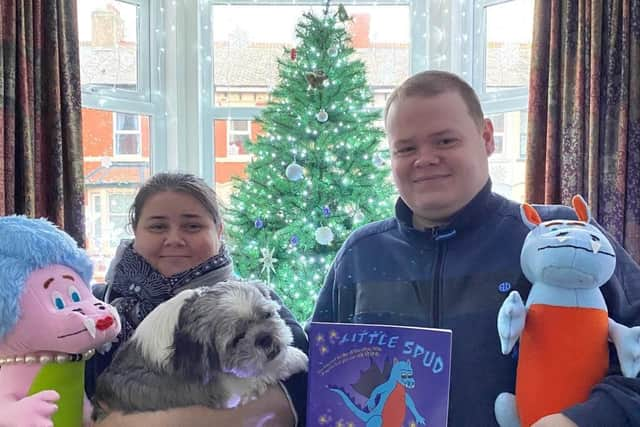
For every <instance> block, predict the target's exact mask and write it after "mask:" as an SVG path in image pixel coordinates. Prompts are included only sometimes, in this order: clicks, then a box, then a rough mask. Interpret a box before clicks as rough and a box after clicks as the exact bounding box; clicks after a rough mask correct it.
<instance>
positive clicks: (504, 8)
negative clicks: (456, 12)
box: [484, 0, 533, 92]
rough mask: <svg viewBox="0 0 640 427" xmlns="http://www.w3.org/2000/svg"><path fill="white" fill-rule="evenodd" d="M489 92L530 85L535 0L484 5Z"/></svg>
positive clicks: (487, 84)
mask: <svg viewBox="0 0 640 427" xmlns="http://www.w3.org/2000/svg"><path fill="white" fill-rule="evenodd" d="M485 19H486V26H485V28H486V32H487V39H486V53H485V55H486V58H485V59H486V68H485V87H484V90H485V91H486V92H491V91H495V90H499V89H507V88H518V87H524V88H526V87H528V86H529V64H530V56H531V40H532V37H533V0H513V1H509V2H506V3H500V4H496V5H494V6H489V7H487V8H485Z"/></svg>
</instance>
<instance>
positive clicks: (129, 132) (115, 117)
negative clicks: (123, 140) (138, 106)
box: [113, 111, 142, 160]
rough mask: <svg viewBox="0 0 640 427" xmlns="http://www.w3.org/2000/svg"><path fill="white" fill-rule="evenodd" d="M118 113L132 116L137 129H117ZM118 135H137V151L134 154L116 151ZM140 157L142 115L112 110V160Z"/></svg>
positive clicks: (137, 158) (136, 158) (138, 158)
mask: <svg viewBox="0 0 640 427" xmlns="http://www.w3.org/2000/svg"><path fill="white" fill-rule="evenodd" d="M118 115H127V116H132V117H134V119H135V121H136V124H137V129H134V130H127V129H118ZM118 135H136V136H137V137H138V150H137V151H138V152H137V153H135V154H122V153H119V152H118ZM141 157H142V116H141V115H140V114H131V113H123V112H121V111H114V112H113V158H114V160H140V158H141Z"/></svg>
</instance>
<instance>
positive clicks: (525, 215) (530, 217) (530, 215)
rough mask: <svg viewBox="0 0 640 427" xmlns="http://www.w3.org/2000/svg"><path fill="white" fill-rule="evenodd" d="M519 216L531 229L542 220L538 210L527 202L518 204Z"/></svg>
mask: <svg viewBox="0 0 640 427" xmlns="http://www.w3.org/2000/svg"><path fill="white" fill-rule="evenodd" d="M520 216H521V217H522V222H524V223H525V224H526V225H527V226H528V227H529V228H532V229H533V228H536V227H537V226H538V225H540V223H541V222H542V219H541V218H540V215H538V212H537V211H536V210H535V209H534V207H533V206H531V205H530V204H528V203H523V204H521V205H520Z"/></svg>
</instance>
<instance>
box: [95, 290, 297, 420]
mask: <svg viewBox="0 0 640 427" xmlns="http://www.w3.org/2000/svg"><path fill="white" fill-rule="evenodd" d="M278 309H279V305H278V303H276V302H275V301H273V300H272V299H271V298H270V296H269V289H268V288H267V286H266V285H264V284H262V283H260V282H241V281H226V282H220V283H218V284H216V285H214V286H210V287H202V288H197V289H188V290H185V291H182V292H180V293H179V294H178V295H176V296H175V297H173V298H171V299H170V300H168V301H166V302H165V303H163V304H160V305H159V306H158V307H156V308H155V309H154V310H153V311H152V312H151V313H149V315H148V316H147V317H146V318H145V319H144V320H143V321H142V322H141V323H140V325H138V328H137V329H136V332H135V333H134V335H133V336H132V337H131V339H130V340H129V341H127V342H126V343H125V344H123V345H122V347H121V348H120V349H119V350H118V351H117V353H116V355H115V357H114V359H113V362H112V363H111V365H110V366H109V368H107V369H106V370H105V372H104V373H103V374H102V375H101V376H100V377H99V378H98V383H97V389H96V395H95V397H94V413H93V418H94V420H100V419H102V418H104V417H105V416H106V415H107V414H108V413H109V412H111V411H122V412H124V413H131V412H142V411H156V410H164V409H169V408H177V407H184V406H192V405H203V406H208V407H211V408H231V407H235V406H237V405H241V404H244V403H246V402H248V401H250V400H252V399H255V398H256V397H258V396H259V395H260V394H262V393H263V392H264V391H265V390H266V389H267V386H269V385H270V384H275V383H276V382H277V381H279V380H283V379H286V378H288V377H289V376H291V375H293V374H294V373H297V372H301V371H304V370H306V369H307V363H308V359H307V356H306V355H305V354H304V352H302V351H301V350H299V349H297V348H295V347H292V346H291V343H292V341H293V337H292V334H291V330H290V329H289V327H288V326H287V325H286V324H285V322H284V320H282V318H281V317H280V316H279V314H278Z"/></svg>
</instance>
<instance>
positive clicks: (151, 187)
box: [129, 172, 222, 231]
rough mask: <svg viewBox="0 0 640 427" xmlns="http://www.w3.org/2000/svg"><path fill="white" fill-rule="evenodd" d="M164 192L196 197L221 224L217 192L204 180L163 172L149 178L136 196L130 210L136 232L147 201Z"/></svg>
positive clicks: (183, 174)
mask: <svg viewBox="0 0 640 427" xmlns="http://www.w3.org/2000/svg"><path fill="white" fill-rule="evenodd" d="M164 191H174V192H176V193H185V194H188V195H190V196H192V197H194V198H195V199H196V200H197V201H199V202H200V204H201V205H202V206H203V207H204V208H205V209H206V210H207V212H209V215H211V218H212V219H213V222H214V223H215V224H216V225H219V224H221V222H222V217H221V215H220V208H219V206H218V198H217V196H216V192H215V191H213V188H211V187H210V186H209V185H208V184H207V183H206V182H205V181H204V180H203V179H202V178H199V177H197V176H195V175H192V174H189V173H180V172H162V173H158V174H155V175H154V176H152V177H151V178H149V179H148V180H147V181H146V182H145V183H144V184H143V185H142V187H140V190H138V194H136V198H135V199H134V201H133V204H132V205H131V208H130V209H129V225H130V226H131V228H132V229H133V230H134V231H135V229H136V227H137V226H138V221H139V220H140V213H141V212H142V208H144V205H145V203H146V202H147V199H149V197H151V196H153V195H154V194H157V193H162V192H164Z"/></svg>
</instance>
